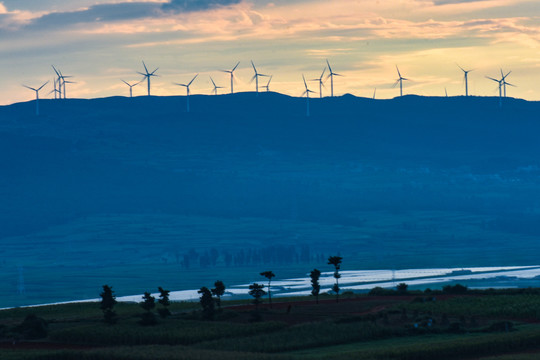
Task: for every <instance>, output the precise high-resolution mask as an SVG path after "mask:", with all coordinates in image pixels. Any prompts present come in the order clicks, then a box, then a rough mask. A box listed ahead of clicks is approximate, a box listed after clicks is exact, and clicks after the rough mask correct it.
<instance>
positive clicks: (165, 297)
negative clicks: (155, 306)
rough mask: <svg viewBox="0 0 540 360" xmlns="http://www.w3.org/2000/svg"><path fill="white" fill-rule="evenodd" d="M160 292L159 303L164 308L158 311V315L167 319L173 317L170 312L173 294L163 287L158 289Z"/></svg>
mask: <svg viewBox="0 0 540 360" xmlns="http://www.w3.org/2000/svg"><path fill="white" fill-rule="evenodd" d="M158 291H159V300H158V303H160V304H161V306H162V308H161V309H159V310H158V313H159V316H161V317H162V318H166V317H167V316H169V315H171V312H170V311H169V305H171V302H170V301H169V294H170V293H171V292H170V291H169V290H164V289H163V288H162V287H161V286H160V287H158Z"/></svg>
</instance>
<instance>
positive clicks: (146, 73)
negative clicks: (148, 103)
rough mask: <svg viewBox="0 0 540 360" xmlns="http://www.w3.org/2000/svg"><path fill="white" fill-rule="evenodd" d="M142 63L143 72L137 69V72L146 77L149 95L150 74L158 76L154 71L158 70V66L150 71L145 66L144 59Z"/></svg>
mask: <svg viewBox="0 0 540 360" xmlns="http://www.w3.org/2000/svg"><path fill="white" fill-rule="evenodd" d="M142 64H143V66H144V71H145V72H144V73H142V72H139V71H137V74H141V75H142V76H144V77H145V78H146V83H147V85H148V96H150V78H151V77H152V76H159V75H156V74H155V73H156V71H158V69H159V68H158V67H157V68H156V69H155V70H154V71H152V72H150V71H148V68H147V67H146V64H145V63H144V61H143V62H142Z"/></svg>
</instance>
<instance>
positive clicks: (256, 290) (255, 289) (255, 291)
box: [249, 283, 266, 311]
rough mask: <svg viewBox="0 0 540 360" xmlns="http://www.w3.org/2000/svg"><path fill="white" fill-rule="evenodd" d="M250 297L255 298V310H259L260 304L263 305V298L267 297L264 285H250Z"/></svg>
mask: <svg viewBox="0 0 540 360" xmlns="http://www.w3.org/2000/svg"><path fill="white" fill-rule="evenodd" d="M249 295H251V296H253V304H255V309H256V310H257V311H258V310H259V304H260V303H261V297H263V296H264V295H266V291H264V285H260V284H257V283H253V284H251V285H249Z"/></svg>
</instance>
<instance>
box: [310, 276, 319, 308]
mask: <svg viewBox="0 0 540 360" xmlns="http://www.w3.org/2000/svg"><path fill="white" fill-rule="evenodd" d="M309 276H310V277H311V287H312V290H311V295H313V296H315V299H317V304H318V303H319V292H320V291H321V285H320V284H319V278H320V277H321V272H320V271H319V270H317V269H313V270H312V271H311V273H310V274H309Z"/></svg>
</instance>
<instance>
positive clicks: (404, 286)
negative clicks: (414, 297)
mask: <svg viewBox="0 0 540 360" xmlns="http://www.w3.org/2000/svg"><path fill="white" fill-rule="evenodd" d="M408 287H409V285H407V284H406V283H399V284H397V286H396V290H397V292H398V294H400V295H406V294H407V288H408Z"/></svg>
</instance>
